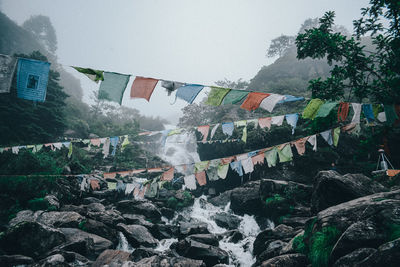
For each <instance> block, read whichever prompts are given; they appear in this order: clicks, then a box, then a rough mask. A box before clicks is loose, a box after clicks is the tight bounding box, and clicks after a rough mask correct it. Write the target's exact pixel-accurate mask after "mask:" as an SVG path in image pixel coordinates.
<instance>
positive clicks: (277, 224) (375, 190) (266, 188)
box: [0, 171, 400, 266]
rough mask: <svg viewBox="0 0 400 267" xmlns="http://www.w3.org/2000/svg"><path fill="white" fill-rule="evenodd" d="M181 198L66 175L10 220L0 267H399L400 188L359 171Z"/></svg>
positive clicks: (178, 192) (0, 238)
mask: <svg viewBox="0 0 400 267" xmlns="http://www.w3.org/2000/svg"><path fill="white" fill-rule="evenodd" d="M293 180H296V179H293ZM104 182H105V181H104ZM183 192H184V191H183V190H173V191H172V190H171V191H169V192H164V194H159V195H158V197H156V198H154V199H143V200H134V199H121V197H116V192H115V190H108V189H103V190H99V191H94V192H87V193H83V194H82V193H81V192H80V191H79V184H78V181H77V179H75V178H73V177H70V178H65V179H64V181H63V186H62V187H60V190H55V191H54V192H51V195H48V196H47V197H46V198H45V199H46V201H48V202H49V204H50V205H51V207H54V208H52V210H51V211H50V210H39V211H31V210H23V211H20V212H19V213H18V214H17V215H16V217H15V218H13V219H12V220H10V222H9V224H8V225H7V227H6V228H5V231H4V232H2V233H1V235H0V246H1V254H2V255H1V256H0V265H1V266H15V265H22V266H24V265H26V266H228V265H229V266H307V265H310V264H311V265H313V266H399V262H400V239H399V237H400V189H397V188H396V187H392V188H387V187H385V186H383V185H381V184H379V183H377V182H375V181H373V180H371V179H370V178H368V177H366V176H364V175H361V174H347V175H340V174H338V173H336V172H334V171H323V172H320V173H319V174H318V175H317V176H316V177H311V178H310V179H309V180H308V181H306V182H305V183H297V182H292V181H288V180H287V179H285V180H279V179H276V177H275V178H274V179H267V178H265V179H261V180H257V181H250V182H247V183H245V184H243V185H242V186H240V187H237V188H235V189H233V190H229V191H225V192H223V193H221V194H219V195H218V196H212V197H211V196H197V197H194V196H192V204H191V205H190V206H189V207H185V208H183V209H179V210H174V209H170V208H167V205H166V203H167V200H168V198H170V197H171V196H173V197H174V198H175V199H177V200H180V199H182V198H183V195H184V193H183ZM66 194H68V196H69V197H68V198H66V197H65V195H66ZM186 195H187V194H186ZM61 199H62V200H61Z"/></svg>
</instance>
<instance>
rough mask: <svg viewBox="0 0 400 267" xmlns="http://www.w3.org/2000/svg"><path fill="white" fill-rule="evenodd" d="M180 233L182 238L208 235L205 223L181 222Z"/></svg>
mask: <svg viewBox="0 0 400 267" xmlns="http://www.w3.org/2000/svg"><path fill="white" fill-rule="evenodd" d="M180 233H181V235H182V236H187V235H194V234H209V233H210V232H209V231H208V229H207V224H206V223H201V222H182V223H181V224H180Z"/></svg>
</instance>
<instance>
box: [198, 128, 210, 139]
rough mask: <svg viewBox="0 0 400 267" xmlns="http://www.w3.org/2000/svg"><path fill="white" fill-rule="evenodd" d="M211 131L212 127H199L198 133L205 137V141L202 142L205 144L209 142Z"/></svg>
mask: <svg viewBox="0 0 400 267" xmlns="http://www.w3.org/2000/svg"><path fill="white" fill-rule="evenodd" d="M209 130H210V125H203V126H199V127H197V131H199V132H200V133H201V134H202V136H203V140H202V142H203V143H206V141H207V137H208V132H209Z"/></svg>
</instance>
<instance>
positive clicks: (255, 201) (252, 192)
mask: <svg viewBox="0 0 400 267" xmlns="http://www.w3.org/2000/svg"><path fill="white" fill-rule="evenodd" d="M263 208H264V205H263V203H262V201H261V198H260V181H255V182H250V183H247V184H245V185H244V186H243V187H239V188H235V189H233V190H232V193H231V209H232V210H233V211H234V212H235V213H238V214H240V215H243V214H255V215H260V214H262V211H263Z"/></svg>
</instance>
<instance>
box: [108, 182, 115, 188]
mask: <svg viewBox="0 0 400 267" xmlns="http://www.w3.org/2000/svg"><path fill="white" fill-rule="evenodd" d="M107 187H108V189H111V190H115V189H117V183H112V182H107Z"/></svg>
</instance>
